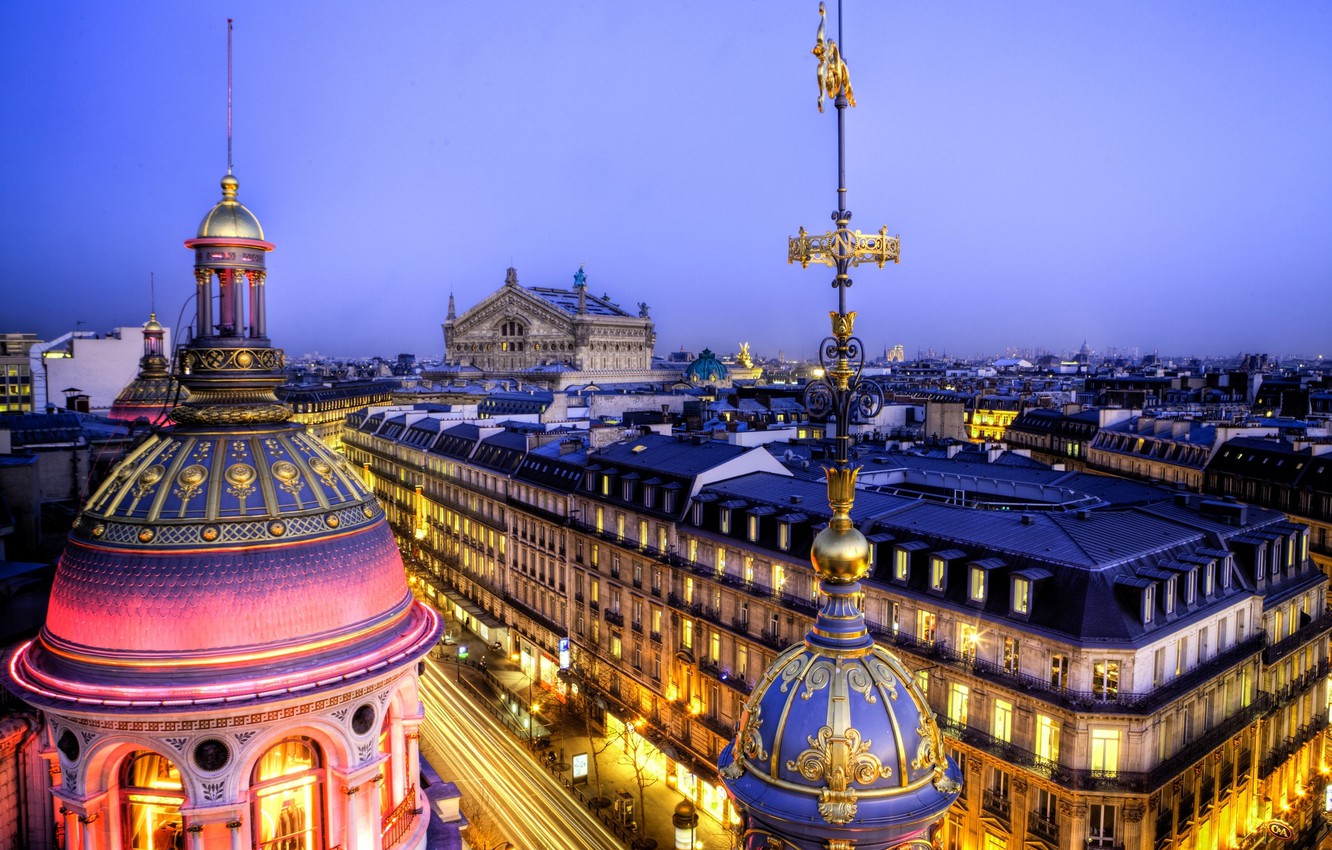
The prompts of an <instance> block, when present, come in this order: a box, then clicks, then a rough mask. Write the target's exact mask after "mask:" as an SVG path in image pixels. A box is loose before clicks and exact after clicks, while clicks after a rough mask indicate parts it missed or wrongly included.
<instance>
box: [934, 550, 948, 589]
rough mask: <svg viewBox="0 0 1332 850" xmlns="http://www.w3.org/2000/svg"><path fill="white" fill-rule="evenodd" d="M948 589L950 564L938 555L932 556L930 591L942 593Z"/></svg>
mask: <svg viewBox="0 0 1332 850" xmlns="http://www.w3.org/2000/svg"><path fill="white" fill-rule="evenodd" d="M947 587H948V562H947V561H945V560H944V559H943V558H940V557H939V556H938V555H931V556H930V590H937V591H939V592H940V593H942V592H943V591H944V590H946V589H947Z"/></svg>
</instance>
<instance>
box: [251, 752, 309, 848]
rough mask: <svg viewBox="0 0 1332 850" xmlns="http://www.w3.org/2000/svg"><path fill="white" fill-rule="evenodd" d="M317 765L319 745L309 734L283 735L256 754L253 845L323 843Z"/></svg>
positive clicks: (289, 845) (278, 846) (287, 845)
mask: <svg viewBox="0 0 1332 850" xmlns="http://www.w3.org/2000/svg"><path fill="white" fill-rule="evenodd" d="M322 768H323V760H322V758H321V756H320V753H319V748H318V747H317V746H316V745H315V743H314V742H313V741H311V740H309V739H308V738H290V739H288V740H286V741H282V742H281V743H279V744H277V745H276V746H274V747H272V748H270V749H269V750H268V751H267V752H265V753H264V754H263V755H262V756H260V757H259V762H258V764H256V765H255V768H254V775H253V786H252V787H251V789H250V799H251V800H253V801H254V802H253V804H252V805H253V810H254V815H253V817H252V818H251V823H252V824H253V831H254V846H255V847H264V848H283V850H315V848H316V847H323V846H324V841H323V835H322V832H323V825H322V823H321V822H320V817H319V814H320V812H321V811H322V810H323V803H324V801H323V779H324V777H323V770H322Z"/></svg>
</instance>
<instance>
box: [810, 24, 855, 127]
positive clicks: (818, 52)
mask: <svg viewBox="0 0 1332 850" xmlns="http://www.w3.org/2000/svg"><path fill="white" fill-rule="evenodd" d="M827 22H828V11H827V10H826V9H825V8H824V6H823V4H822V3H819V32H818V35H817V36H815V38H814V49H813V50H811V51H810V52H811V53H813V54H814V57H815V58H816V59H818V60H819V68H818V71H817V74H818V78H819V111H820V112H822V111H823V95H824V93H825V92H826V93H827V95H828V99H829V100H836V99H837V95H838V94H839V93H841V92H843V91H845V92H846V100H847V103H849V104H851V105H852V106H855V105H856V96H855V93H854V92H852V91H851V72H850V71H848V70H847V69H846V62H844V61H842V51H841V50H840V49H839V48H838V47H837V42H835V41H833V40H832V39H830V38H826V37H825V36H824V25H825V24H826V23H827Z"/></svg>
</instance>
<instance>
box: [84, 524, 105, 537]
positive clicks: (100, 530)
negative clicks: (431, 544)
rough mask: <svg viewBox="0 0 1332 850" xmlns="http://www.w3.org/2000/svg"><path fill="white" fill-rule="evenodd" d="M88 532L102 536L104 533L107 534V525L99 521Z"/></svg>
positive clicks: (95, 535)
mask: <svg viewBox="0 0 1332 850" xmlns="http://www.w3.org/2000/svg"><path fill="white" fill-rule="evenodd" d="M88 533H89V534H91V535H92V536H93V537H101V536H102V535H103V534H106V526H105V525H102V524H101V523H100V522H99V523H97V524H96V525H94V526H93V527H92V528H91V529H89V531H88Z"/></svg>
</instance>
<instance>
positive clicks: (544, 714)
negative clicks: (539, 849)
mask: <svg viewBox="0 0 1332 850" xmlns="http://www.w3.org/2000/svg"><path fill="white" fill-rule="evenodd" d="M459 643H460V644H462V645H464V646H466V647H467V660H466V661H464V662H462V663H459V662H458V660H457V655H456V653H457V649H458V647H457V646H456V645H452V646H444V647H440V649H441V650H443V654H442V656H441V657H442V658H443V660H445V661H446V662H451V665H450V666H453V668H454V669H453V674H454V675H455V676H458V677H459V678H460V679H461V680H462V681H463V682H465V683H467V685H469V686H470V687H469V690H470V692H471V693H472V695H473V696H475V697H476V699H477V703H478V704H481V705H484V706H486V707H487V708H489V709H490V711H491V713H492V714H493V715H494V716H496V717H497V718H500V719H502V720H503V721H504V723H505V725H506V727H508V729H509V730H510V731H511V732H513V734H514V737H515V738H516V739H517V740H518V741H520V742H522V743H528V741H529V735H528V728H527V721H528V711H527V707H528V705H529V703H528V691H529V686H530V685H531V680H530V678H529V677H528V675H527V674H526V673H524V672H523V671H522V670H521V669H520V668H519V666H518V664H517V663H515V662H513V661H512V660H510V659H509V657H508V655H506V654H504V653H503V652H496V651H494V650H493V649H491V648H490V647H487V646H482V642H481V639H480V638H478V637H477V636H476V635H474V634H471V633H469V632H466V631H464V632H463V637H461V638H460V639H459ZM531 694H532V697H531V698H532V700H534V701H535V702H537V703H546V704H548V705H549V704H553V703H555V702H556V700H557V698H556V697H555V695H554V694H553V693H552V692H550V691H548V690H546V689H545V688H544V687H542V686H541V685H540V684H537V685H535V686H533V687H531ZM571 714H574V713H573V712H566V711H547V710H543V709H538V710H537V712H536V716H535V718H532V719H533V721H534V723H533V726H532V728H533V733H532V735H531V736H530V740H531V743H529V744H528V746H529V747H530V748H531V750H532V758H533V759H535V760H537V761H538V762H539V763H541V764H543V765H545V766H546V767H547V769H549V770H550V771H551V773H552V774H553V775H555V776H557V777H559V778H560V779H561V780H562V781H563V782H564V785H565V787H566V788H569V790H570V793H571V794H572V795H573V796H574V798H575V799H577V800H579V801H580V802H582V803H584V804H585V805H586V804H588V803H589V801H591V800H593V798H596V797H598V796H600V797H603V798H610V799H615V798H616V796H617V794H618V793H619V792H627V793H628V794H629V795H630V798H631V799H632V801H633V807H634V810H635V812H634V813H635V816H636V817H637V818H638V819H639V820H642V819H644V818H645V817H646V835H647V838H648V840H649V842H653V841H655V844H654V845H652V846H655V847H656V848H657V850H671V848H674V847H675V830H674V827H673V826H672V824H671V816H672V815H673V814H674V813H675V806H676V805H677V804H678V803H679V802H680V801H681V800H683V799H684V797H683V796H681V795H680V794H679V793H678V792H676V790H675V789H674V788H672V787H670V786H668V785H667V784H666V782H665V781H664V780H660V779H659V780H658V781H656V782H655V783H654V784H652V785H650V786H648V787H646V788H644V789H643V800H644V806H645V807H646V809H647V811H646V813H645V812H642V811H639V808H640V807H639V804H638V784H637V782H636V781H635V778H634V769H633V767H632V766H631V765H630V763H629V761H628V758H627V757H626V756H625V755H624V750H623V749H622V748H620V747H618V746H616V745H612V746H610V747H609V748H607V749H606V750H605V752H603V753H602V754H601V756H600V758H599V759H598V765H599V767H600V775H601V785H602V787H601V788H600V789H598V788H597V787H595V786H596V770H594V769H593V767H592V765H591V764H590V761H591V754H592V750H591V747H590V744H589V742H588V738H587V729H586V726H585V723H584V721H583V720H582V718H581V717H580V716H572V717H570V715H571ZM548 753H549V754H551V755H547V754H548ZM575 753H587V754H588V758H589V765H588V777H587V784H586V785H579V786H571V785H570V773H571V769H570V765H569V762H570V760H571V759H572V758H573V755H574V754H575ZM548 760H549V761H548ZM598 791H600V793H598ZM588 808H589V809H592V810H593V811H596V812H597V813H598V815H599V816H600V817H601V819H602V820H603V822H605V823H606V824H607V826H609V827H610V828H611V831H612V832H614V833H615V834H616V835H619V836H620V837H621V839H622V840H624V842H625V845H626V847H629V846H632V844H633V842H634V841H635V840H636V839H637V837H638V833H637V830H631V829H629V828H627V827H626V826H625V825H624V824H621V823H619V822H618V821H617V819H616V817H615V815H614V813H613V812H612V809H611V808H610V807H609V806H606V807H604V808H600V809H598V808H595V807H594V806H591V805H589V806H588ZM695 841H696V844H695V846H696V847H699V848H702V850H729V848H730V847H731V840H730V837H729V833H728V832H727V831H726V830H725V829H724V828H723V827H722V825H721V824H720V823H718V822H717V821H716V820H715V819H713V818H712V817H711V816H710V815H708V814H707V813H705V812H704V811H702V809H699V811H698V830H697V833H696V835H695Z"/></svg>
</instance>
